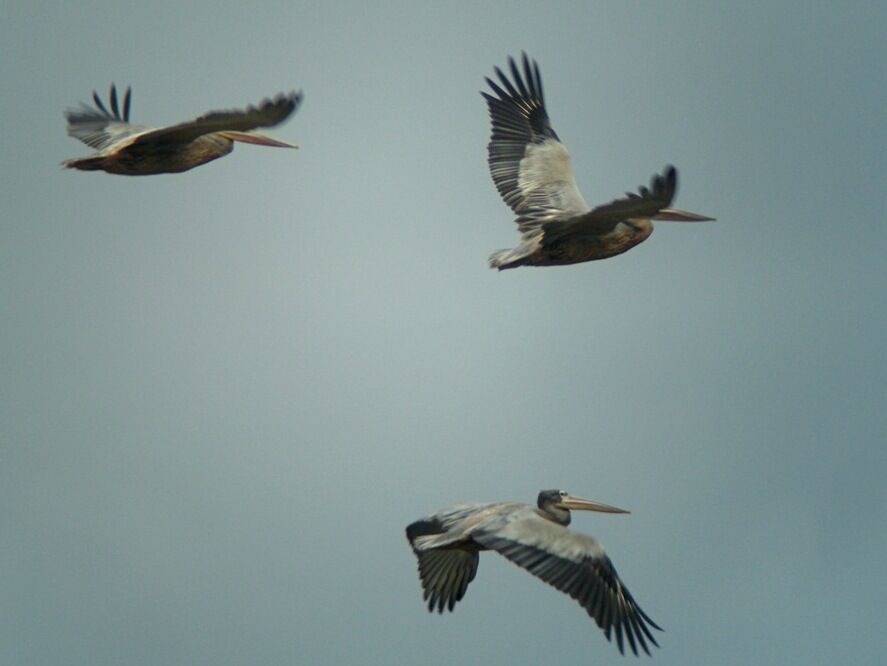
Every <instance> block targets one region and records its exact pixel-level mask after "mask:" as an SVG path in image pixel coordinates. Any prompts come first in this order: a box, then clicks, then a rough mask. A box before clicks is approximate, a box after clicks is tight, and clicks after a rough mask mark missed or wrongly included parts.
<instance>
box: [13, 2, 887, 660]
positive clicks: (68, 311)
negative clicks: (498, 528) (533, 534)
mask: <svg viewBox="0 0 887 666" xmlns="http://www.w3.org/2000/svg"><path fill="white" fill-rule="evenodd" d="M0 17H2V20H0V43H2V45H3V46H2V51H3V58H2V59H0V76H2V90H3V95H2V96H0V112H2V118H3V120H4V127H5V133H4V141H3V148H2V152H0V155H2V157H0V188H2V196H0V225H2V230H0V312H2V322H3V323H2V326H0V354H2V356H0V363H2V366H0V506H2V507H3V519H2V521H0V617H2V622H0V663H3V664H28V665H29V666H42V665H47V666H49V665H53V666H56V665H58V664H65V665H71V666H79V665H84V666H85V665H89V666H101V665H105V664H107V665H111V664H114V665H119V664H127V665H142V664H144V665H149V664H150V665H154V664H211V665H212V666H227V665H235V664H263V665H276V664H336V665H341V664H371V665H390V664H397V663H416V664H419V663H421V664H428V665H432V664H448V665H449V664H453V663H460V664H484V665H485V666H492V665H513V664H533V663H541V662H542V661H543V660H546V661H548V662H549V663H554V662H557V663H565V664H601V663H617V662H618V663H621V658H620V657H619V655H618V652H617V651H616V648H615V646H614V645H611V644H608V643H607V642H606V640H605V639H604V637H603V635H602V634H601V632H600V631H599V630H598V628H597V627H596V626H595V625H594V623H593V621H592V620H591V619H590V618H589V617H588V616H587V615H586V614H585V612H584V611H583V610H582V609H581V608H580V607H579V606H578V605H577V604H576V603H575V602H574V601H572V600H571V599H569V598H568V597H567V596H565V595H562V594H560V593H558V592H556V591H555V590H553V589H552V588H549V587H548V586H546V585H545V584H543V583H541V582H540V581H537V580H535V579H534V578H533V577H532V576H530V575H528V574H527V573H526V572H524V571H521V570H520V569H519V568H518V567H516V566H514V565H513V564H511V563H509V562H507V561H506V560H504V559H503V558H501V557H499V556H497V555H495V554H483V555H482V556H481V562H480V567H479V571H478V576H477V579H476V580H475V582H474V583H473V584H472V585H471V587H470V588H469V590H468V593H467V595H466V597H465V599H464V600H463V601H462V602H461V603H460V604H459V606H458V607H457V608H456V611H455V612H454V613H453V614H446V615H445V616H438V615H437V614H435V615H430V614H429V613H427V612H426V610H425V606H424V604H423V603H422V599H421V590H420V587H419V581H418V576H417V574H416V563H415V558H414V557H413V555H412V553H411V552H410V549H409V547H408V545H407V543H406V540H405V538H404V534H403V529H404V527H405V526H406V525H407V524H408V523H409V522H411V521H412V520H415V519H417V518H419V517H422V516H423V515H426V514H428V513H431V512H433V511H436V510H438V509H440V508H443V507H446V506H448V505H450V504H453V503H456V502H461V501H499V500H519V501H527V502H533V501H534V500H535V497H536V494H537V492H538V491H539V490H540V489H542V488H564V489H566V490H568V491H570V492H573V493H576V494H579V495H583V496H587V497H591V498H594V499H597V500H600V501H603V502H608V503H612V504H615V505H617V506H622V507H625V508H628V509H631V511H632V513H631V515H629V516H607V515H597V514H579V515H577V516H575V517H574V521H573V528H574V529H576V530H578V531H581V532H585V533H589V534H594V535H595V536H596V537H598V538H599V539H600V540H601V542H602V543H603V545H604V546H605V548H606V549H607V551H608V553H609V555H610V557H611V558H612V560H613V562H614V564H615V566H616V567H617V569H618V570H619V573H620V575H621V576H622V578H623V580H624V581H625V583H626V585H627V586H628V588H629V589H630V590H631V592H632V593H633V595H634V596H635V598H636V599H637V601H638V602H639V604H640V605H641V606H642V608H644V610H645V611H646V612H647V613H648V614H649V615H650V616H651V617H652V618H653V619H654V620H655V621H656V622H657V623H659V624H661V625H662V626H663V627H664V628H665V630H666V631H665V633H664V634H662V635H661V636H660V643H661V645H662V649H661V650H658V651H656V652H655V654H654V659H655V661H656V663H658V664H662V665H668V664H675V665H682V666H684V665H687V664H719V665H724V666H727V665H734V664H735V665H742V666H747V665H748V664H805V665H806V664H874V663H878V662H879V661H880V660H882V659H883V658H884V656H883V655H884V653H885V650H887V633H885V630H884V619H885V615H884V595H885V592H887V577H885V574H884V564H885V562H887V531H885V527H887V490H885V475H887V453H885V444H887V442H885V439H887V437H885V435H887V404H885V402H887V401H885V395H887V389H885V386H887V345H885V332H887V307H885V306H887V288H885V285H887V270H885V268H884V266H885V259H884V257H885V253H887V230H885V229H887V226H885V224H887V223H885V221H884V210H885V207H887V197H885V194H884V193H885V191H887V188H885V180H884V173H885V168H884V155H885V151H887V129H885V126H887V124H885V121H884V109H885V107H887V93H885V91H887V75H885V68H884V60H885V49H884V42H883V32H884V26H885V23H887V10H885V8H884V5H883V3H880V2H871V3H862V2H860V3H846V4H845V3H840V4H838V5H832V4H830V3H790V2H786V3H745V2H742V3H737V2H733V3H720V4H719V6H718V5H716V4H715V3H702V2H699V3H697V2H680V3H656V4H654V3H634V2H604V3H592V2H577V3H572V4H568V3H560V4H557V3H539V2H523V3H513V2H500V3H486V5H485V6H484V7H478V3H464V4H453V3H449V2H440V3H434V4H433V5H431V4H429V3H421V2H412V1H410V2H391V3H383V4H382V5H381V6H378V5H376V4H375V3H365V2H341V3H339V2H329V3H310V4H309V3H301V2H298V1H296V2H293V1H289V2H280V3H246V4H245V3H242V2H237V3H234V2H230V3H216V2H205V1H203V0H197V1H196V2H194V3H187V4H183V3H180V2H153V3H143V4H140V5H139V6H136V7H133V6H131V5H129V3H120V2H98V1H92V0H85V1H84V2H82V3H36V2H26V1H21V2H17V1H15V0H13V1H12V2H10V3H6V4H4V6H3V8H2V10H0ZM521 50H526V51H527V53H529V54H530V55H531V56H532V57H534V58H536V59H537V60H538V62H539V66H540V68H541V72H542V77H543V80H544V84H545V92H546V97H547V105H548V110H549V113H550V116H551V119H552V123H553V125H554V127H555V129H556V130H557V132H558V134H559V135H560V137H561V139H562V140H563V141H564V142H565V144H566V145H567V147H568V148H569V150H570V152H571V153H572V155H573V165H574V169H575V171H576V179H577V182H578V183H579V187H580V189H581V190H582V192H583V194H584V195H585V198H586V199H587V200H588V201H589V202H590V203H592V204H595V203H600V202H605V201H609V200H610V199H612V198H614V197H617V196H619V195H621V194H622V193H623V192H624V191H625V190H628V189H634V188H636V187H637V186H638V185H639V184H642V183H647V182H648V180H649V178H650V176H651V175H652V174H653V173H654V172H658V171H661V169H662V168H663V166H664V165H666V164H669V163H672V164H675V165H676V166H677V167H678V169H679V172H680V185H679V193H678V196H677V199H676V201H675V204H676V206H677V207H680V208H686V209H689V210H694V211H698V212H700V213H705V214H709V215H713V216H716V217H717V218H718V221H717V222H714V223H709V224H693V225H690V224H686V225H681V224H668V223H662V224H659V225H658V226H657V229H656V232H655V233H654V234H653V236H652V237H651V238H650V239H649V240H648V241H646V242H645V243H643V244H642V245H640V246H638V247H637V248H635V249H633V250H632V251H630V252H629V253H627V254H625V255H622V256H619V257H615V258H613V259H609V260H606V261H601V262H592V263H587V264H582V265H577V266H568V267H559V268H544V269H537V268H521V269H518V270H514V271H507V272H503V273H497V272H494V271H491V270H489V269H488V268H487V265H486V259H487V256H488V254H489V253H490V252H491V251H493V250H496V249H500V248H507V247H512V246H513V245H514V244H515V243H516V241H517V234H516V229H515V227H514V225H513V223H512V217H511V214H510V211H508V209H507V208H506V206H505V205H504V204H503V203H502V202H501V200H500V199H499V197H498V195H497V193H496V190H495V188H494V186H493V184H492V182H491V180H490V177H489V174H488V171H487V166H486V143H487V140H488V137H489V121H488V118H487V112H486V108H485V105H484V102H483V99H482V98H481V96H480V95H479V94H478V92H479V91H480V90H481V89H482V88H483V87H484V83H483V77H484V76H485V75H489V74H491V72H492V68H493V66H494V65H499V66H502V65H504V64H505V63H506V57H507V56H508V55H519V53H520V51H521ZM112 81H114V82H116V83H117V84H118V86H125V85H128V84H131V85H132V87H133V103H132V119H133V121H134V122H137V123H144V124H147V125H163V124H169V123H174V122H178V121H183V120H187V119H189V118H192V117H194V116H196V115H199V114H201V113H203V112H205V111H208V110H211V109H225V108H232V107H242V106H244V105H246V104H249V103H255V102H258V101H259V100H260V99H262V98H263V97H266V96H270V95H273V94H275V93H277V92H279V91H285V90H291V89H301V90H303V91H304V94H305V99H304V103H303V105H302V107H301V108H300V109H299V111H298V113H297V114H295V115H294V116H293V117H292V118H291V119H290V120H289V122H287V123H286V124H285V125H283V126H281V127H278V128H276V129H275V130H273V131H272V132H271V133H272V134H273V135H274V136H277V137H279V138H281V139H283V140H286V141H292V142H295V143H298V144H300V146H301V148H300V150H298V151H288V150H277V149H270V148H260V147H255V146H247V145H240V146H238V147H237V148H236V149H235V151H234V153H233V154H232V155H230V156H228V157H226V158H224V159H222V160H219V161H216V162H213V163H211V164H208V165H206V166H203V167H201V168H199V169H195V170H194V171H191V172H188V173H184V174H179V175H168V176H153V177H146V178H126V177H121V176H111V175H106V174H102V173H83V172H74V171H67V170H64V169H62V168H61V167H60V166H59V163H60V162H61V161H62V160H64V159H67V158H71V157H77V156H83V155H87V154H88V153H89V152H90V149H89V148H88V147H86V146H84V145H82V144H80V143H79V142H77V141H75V140H74V139H71V138H69V137H67V136H66V135H65V128H64V121H63V118H62V111H63V110H64V109H65V108H66V107H67V106H70V105H75V104H76V103H77V102H78V101H80V100H83V101H88V100H89V99H90V95H91V92H92V90H93V89H96V90H98V91H99V92H100V93H101V94H102V95H106V91H107V88H108V85H109V83H110V82H112Z"/></svg>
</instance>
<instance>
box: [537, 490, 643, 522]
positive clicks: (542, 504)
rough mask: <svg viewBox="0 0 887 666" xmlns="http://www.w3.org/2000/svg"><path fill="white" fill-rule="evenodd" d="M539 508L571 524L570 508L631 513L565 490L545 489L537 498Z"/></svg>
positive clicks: (560, 520)
mask: <svg viewBox="0 0 887 666" xmlns="http://www.w3.org/2000/svg"><path fill="white" fill-rule="evenodd" d="M536 505H537V506H538V507H539V510H540V511H542V512H543V513H544V514H546V515H547V516H549V517H551V518H552V519H553V520H554V521H555V522H557V523H560V524H561V525H569V524H570V509H575V510H576V511H600V512H601V513H630V512H629V511H626V510H625V509H620V508H617V507H615V506H610V505H609V504H604V503H603V502H595V501H594V500H590V499H585V498H584V497H577V496H576V495H571V494H570V493H568V492H566V491H565V490H543V491H542V492H540V493H539V498H538V499H537V500H536Z"/></svg>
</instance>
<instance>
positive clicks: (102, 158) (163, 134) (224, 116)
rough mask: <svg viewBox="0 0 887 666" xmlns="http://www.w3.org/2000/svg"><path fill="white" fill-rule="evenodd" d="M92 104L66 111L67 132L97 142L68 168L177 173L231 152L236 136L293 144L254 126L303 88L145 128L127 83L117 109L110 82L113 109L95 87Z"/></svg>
mask: <svg viewBox="0 0 887 666" xmlns="http://www.w3.org/2000/svg"><path fill="white" fill-rule="evenodd" d="M93 100H94V102H95V107H90V106H87V105H86V104H82V103H81V105H80V107H78V108H70V109H68V110H67V111H66V112H65V118H66V119H67V121H68V135H69V136H72V137H74V138H77V139H79V140H80V141H82V142H83V143H85V144H87V145H88V146H91V147H93V148H95V149H96V150H97V151H98V152H97V153H96V154H95V155H91V156H89V157H82V158H77V159H71V160H67V161H65V162H63V163H62V164H63V165H64V166H65V167H67V168H69V169H80V170H82V171H106V172H108V173H114V174H120V175H125V176H147V175H153V174H159V173H179V172H182V171H187V170H188V169H193V168H194V167H196V166H200V165H201V164H206V163H207V162H210V161H212V160H215V159H218V158H219V157H223V156H225V155H227V154H228V153H230V152H231V151H232V150H233V149H234V142H235V141H240V142H243V143H253V144H256V145H261V146H273V147H278V148H297V147H298V146H295V145H293V144H289V143H284V142H283V141H277V140H276V139H271V138H270V137H267V136H264V135H262V134H259V133H257V132H252V131H251V130H254V129H255V128H257V127H273V126H274V125H278V124H280V123H282V122H283V121H284V120H286V119H287V118H288V117H289V116H290V115H291V114H292V113H293V112H294V111H295V110H296V108H298V106H299V103H300V102H301V101H302V94H301V93H296V92H292V93H289V94H286V95H284V94H280V95H278V96H277V97H275V98H274V99H265V100H263V101H262V102H261V103H259V105H258V106H249V107H247V108H246V109H245V110H231V111H211V112H209V113H206V114H204V115H202V116H200V117H199V118H196V119H194V120H191V121H188V122H184V123H179V124H177V125H172V126H169V127H161V128H156V129H155V128H149V127H143V126H140V125H132V124H130V122H129V107H130V101H131V90H130V89H129V88H127V89H126V94H125V95H124V99H123V110H122V113H121V110H120V107H119V106H118V103H117V89H116V87H115V86H114V85H112V86H111V92H110V96H109V102H110V107H111V110H110V111H109V110H108V109H107V107H105V105H104V104H103V103H102V100H101V98H100V97H99V96H98V94H97V93H93Z"/></svg>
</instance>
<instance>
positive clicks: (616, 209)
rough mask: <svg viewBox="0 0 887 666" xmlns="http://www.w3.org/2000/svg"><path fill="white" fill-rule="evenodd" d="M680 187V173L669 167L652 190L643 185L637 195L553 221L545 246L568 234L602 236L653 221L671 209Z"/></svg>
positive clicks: (629, 194) (548, 226)
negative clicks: (619, 227)
mask: <svg viewBox="0 0 887 666" xmlns="http://www.w3.org/2000/svg"><path fill="white" fill-rule="evenodd" d="M677 185H678V172H677V169H675V168H674V167H673V166H670V165H669V166H667V167H666V168H665V170H664V171H663V172H662V174H661V175H655V176H653V177H652V178H651V179H650V187H649V188H646V187H644V186H643V185H641V186H640V187H639V188H638V192H637V194H635V193H634V192H626V193H625V197H624V198H622V199H616V200H614V201H611V202H610V203H608V204H603V205H601V206H597V207H595V208H593V209H592V210H590V211H588V212H587V213H585V214H583V215H580V216H578V217H574V218H572V219H565V220H554V221H552V222H549V223H547V224H546V225H545V236H544V239H543V244H544V245H548V244H550V243H552V242H554V241H557V240H559V239H560V238H563V237H564V236H567V235H574V234H588V235H595V236H597V235H602V234H605V233H608V232H609V231H612V230H613V228H614V227H615V226H616V225H617V224H618V223H619V222H625V221H627V220H631V219H633V218H635V219H650V218H652V217H653V216H654V215H656V214H657V213H658V212H659V211H661V210H662V209H663V208H668V206H669V204H671V201H672V199H673V198H674V195H675V191H676V190H677Z"/></svg>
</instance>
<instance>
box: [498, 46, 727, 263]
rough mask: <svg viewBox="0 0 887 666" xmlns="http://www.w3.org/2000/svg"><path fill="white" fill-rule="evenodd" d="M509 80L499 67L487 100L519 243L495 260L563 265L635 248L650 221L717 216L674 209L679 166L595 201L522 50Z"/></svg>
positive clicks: (536, 71) (503, 190)
mask: <svg viewBox="0 0 887 666" xmlns="http://www.w3.org/2000/svg"><path fill="white" fill-rule="evenodd" d="M508 63H509V66H510V69H511V80H509V78H508V77H507V76H506V75H505V74H504V73H503V72H502V70H500V69H499V68H498V67H496V68H495V69H496V74H497V76H498V78H499V83H496V82H495V81H492V80H491V79H489V78H487V79H486V81H487V83H488V84H489V86H490V88H491V89H492V91H493V92H494V93H495V95H491V94H489V93H486V92H484V93H481V94H482V95H483V96H484V98H485V99H486V100H487V106H488V107H489V111H490V119H491V121H492V125H493V133H492V137H491V139H490V143H489V145H488V146H487V152H488V162H489V166H490V174H491V175H492V177H493V182H494V183H495V184H496V189H498V190H499V194H500V195H501V196H502V198H503V199H504V200H505V203H506V204H508V206H509V207H510V208H511V209H512V210H513V211H514V213H515V215H516V216H517V219H516V220H515V221H516V222H517V227H518V231H520V234H521V242H520V244H519V245H518V246H517V247H516V248H514V249H511V250H500V251H498V252H494V253H493V254H492V255H491V256H490V267H491V268H498V269H499V270H504V269H506V268H517V267H518V266H558V265H563V264H577V263H581V262H584V261H593V260H595V259H606V258H607V257H612V256H614V255H617V254H622V253H623V252H625V251H627V250H630V249H631V248H633V247H634V246H635V245H637V244H638V243H641V242H642V241H644V240H646V239H647V238H648V237H649V236H650V234H651V233H653V224H652V220H673V221H681V222H702V221H706V220H713V219H714V218H712V217H706V216H705V215H699V214H697V213H690V212H688V211H684V210H677V209H675V208H669V205H671V200H672V199H673V198H674V194H675V190H676V189H677V179H678V174H677V170H676V169H675V168H674V167H672V166H669V167H666V169H665V171H664V172H663V173H662V175H657V176H654V177H653V180H652V182H651V184H650V187H649V188H646V187H643V186H642V187H640V188H639V190H638V192H637V194H635V193H631V192H629V193H627V195H626V197H625V198H623V199H616V200H615V201H613V202H611V203H608V204H604V205H602V206H598V207H596V208H590V207H589V206H588V204H587V203H585V199H583V198H582V194H581V193H580V192H579V189H578V188H577V187H576V181H575V179H574V178H573V168H572V167H571V166H570V154H569V153H568V152H567V149H566V148H565V147H564V144H562V143H561V142H560V139H559V138H558V136H557V134H556V133H555V131H554V129H553V128H552V127H551V123H550V122H549V119H548V112H547V111H546V110H545V98H544V97H543V94H542V78H541V77H540V75H539V66H538V65H537V64H536V62H535V61H533V62H532V63H531V62H530V60H529V59H528V58H527V55H526V53H525V54H524V55H523V74H521V72H520V70H519V69H518V66H517V64H516V63H515V62H514V59H513V58H509V59H508Z"/></svg>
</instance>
